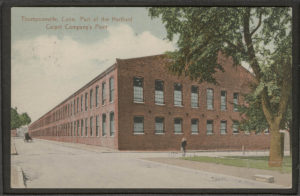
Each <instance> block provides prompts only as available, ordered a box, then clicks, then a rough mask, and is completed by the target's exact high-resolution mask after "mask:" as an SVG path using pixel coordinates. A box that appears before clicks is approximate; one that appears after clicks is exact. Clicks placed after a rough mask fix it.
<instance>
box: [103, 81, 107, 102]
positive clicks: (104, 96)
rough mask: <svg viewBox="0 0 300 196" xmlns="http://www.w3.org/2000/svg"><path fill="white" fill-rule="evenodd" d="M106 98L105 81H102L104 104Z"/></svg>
mask: <svg viewBox="0 0 300 196" xmlns="http://www.w3.org/2000/svg"><path fill="white" fill-rule="evenodd" d="M105 98H106V95H105V82H103V83H102V105H104V104H105Z"/></svg>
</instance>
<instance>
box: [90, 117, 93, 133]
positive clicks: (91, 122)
mask: <svg viewBox="0 0 300 196" xmlns="http://www.w3.org/2000/svg"><path fill="white" fill-rule="evenodd" d="M90 136H93V117H90Z"/></svg>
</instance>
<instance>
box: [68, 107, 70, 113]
mask: <svg viewBox="0 0 300 196" xmlns="http://www.w3.org/2000/svg"><path fill="white" fill-rule="evenodd" d="M68 116H70V104H68Z"/></svg>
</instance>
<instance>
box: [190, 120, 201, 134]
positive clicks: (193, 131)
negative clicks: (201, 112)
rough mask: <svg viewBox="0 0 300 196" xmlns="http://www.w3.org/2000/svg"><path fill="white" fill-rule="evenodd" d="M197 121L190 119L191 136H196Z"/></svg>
mask: <svg viewBox="0 0 300 196" xmlns="http://www.w3.org/2000/svg"><path fill="white" fill-rule="evenodd" d="M198 122H199V121H198V119H192V120H191V133H192V134H198V131H199V130H198Z"/></svg>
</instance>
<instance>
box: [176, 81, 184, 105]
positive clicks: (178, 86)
mask: <svg viewBox="0 0 300 196" xmlns="http://www.w3.org/2000/svg"><path fill="white" fill-rule="evenodd" d="M174 105H175V106H182V85H181V84H179V83H175V84H174Z"/></svg>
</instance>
